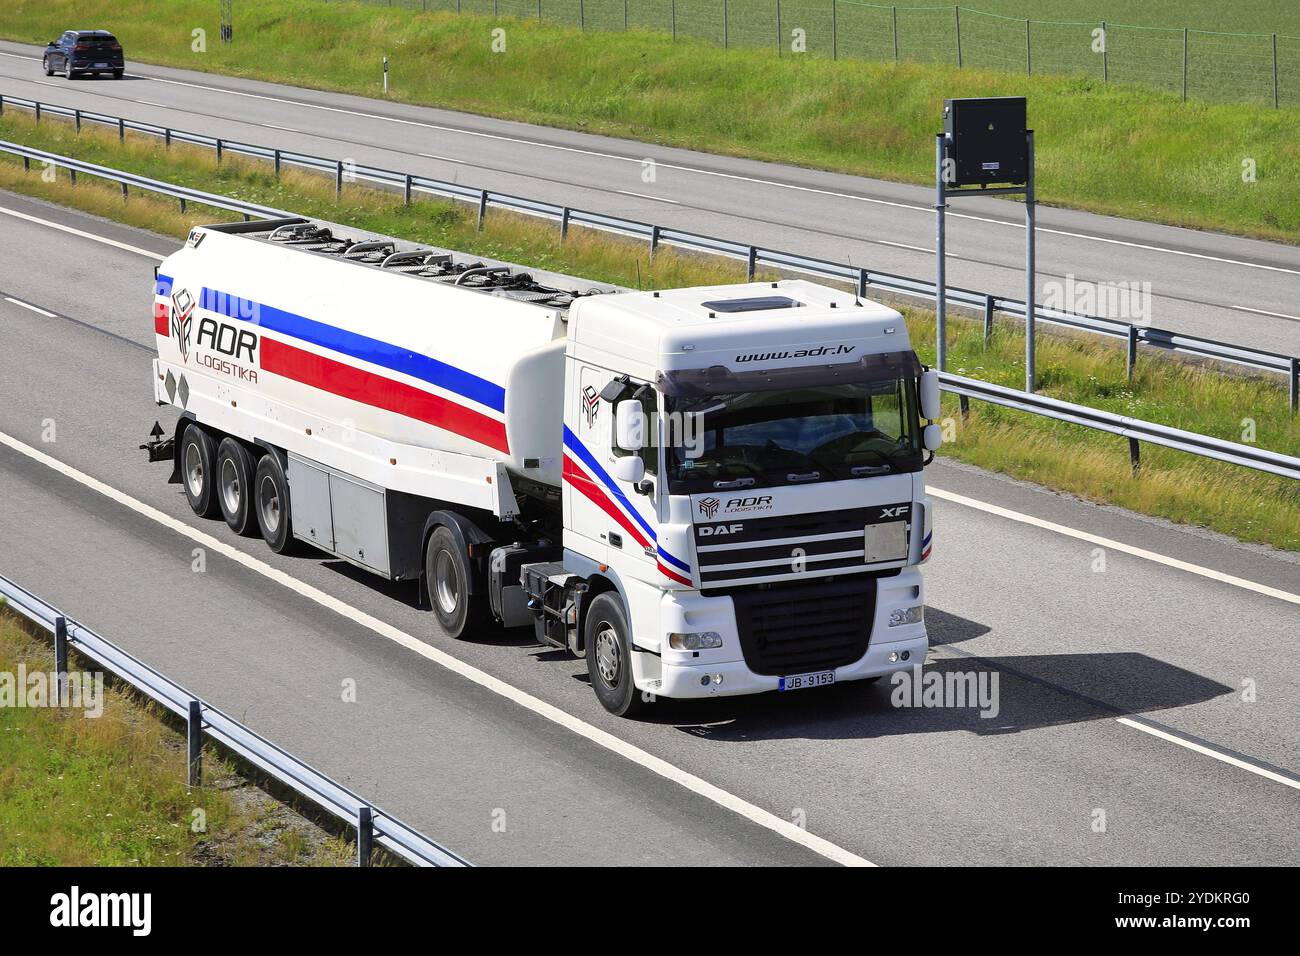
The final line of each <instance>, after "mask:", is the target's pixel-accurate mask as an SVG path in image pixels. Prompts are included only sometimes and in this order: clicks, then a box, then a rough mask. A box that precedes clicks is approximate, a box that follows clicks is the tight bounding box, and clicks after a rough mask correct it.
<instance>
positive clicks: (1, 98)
mask: <svg viewBox="0 0 1300 956" xmlns="http://www.w3.org/2000/svg"><path fill="white" fill-rule="evenodd" d="M1276 47H1277V44H1276V42H1274V49H1276ZM4 115H5V95H4V94H3V93H0V116H4Z"/></svg>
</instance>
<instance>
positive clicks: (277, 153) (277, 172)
mask: <svg viewBox="0 0 1300 956" xmlns="http://www.w3.org/2000/svg"><path fill="white" fill-rule="evenodd" d="M275 178H276V179H279V178H280V151H279V150H278V149H277V150H276V151H275Z"/></svg>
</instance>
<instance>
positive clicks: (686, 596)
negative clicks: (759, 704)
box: [635, 567, 929, 699]
mask: <svg viewBox="0 0 1300 956" xmlns="http://www.w3.org/2000/svg"><path fill="white" fill-rule="evenodd" d="M878 586H879V591H878V592H877V600H876V607H875V615H874V619H873V621H872V628H871V639H870V641H869V643H868V644H867V650H866V652H865V653H864V654H863V655H862V657H860V658H858V660H856V661H854V662H853V663H851V664H845V665H843V666H840V667H837V668H834V670H835V680H836V682H837V683H838V682H840V681H852V680H864V679H866V678H870V677H878V676H882V675H885V674H891V673H894V672H895V671H907V670H911V669H912V668H913V667H919V666H920V665H922V664H923V663H925V658H926V654H927V653H928V651H929V637H928V635H927V634H926V630H925V624H924V622H921V623H917V624H906V625H900V626H898V627H889V626H888V623H889V615H890V613H891V612H892V611H894V610H896V609H899V608H903V607H910V606H913V605H916V604H923V603H924V594H923V591H922V585H921V573H920V571H919V570H918V569H917V568H915V567H908V568H904V569H903V570H902V571H901V572H900V573H898V574H897V575H894V576H892V577H888V578H881V579H880V580H879V582H878ZM659 618H660V624H661V627H662V630H663V632H670V631H686V630H693V631H702V630H709V631H716V632H718V633H719V634H720V635H722V639H723V640H722V643H723V646H722V647H720V648H716V649H712V650H708V651H700V652H698V653H693V652H689V651H672V650H669V649H668V648H666V647H664V648H661V653H660V654H659V655H657V656H655V657H653V659H651V655H648V654H640V655H635V657H637V658H640V661H639V662H638V663H639V664H640V665H641V667H640V668H637V670H638V673H636V674H635V676H636V685H637V688H638V689H639V690H642V691H644V692H647V693H651V694H655V695H657V696H660V697H674V698H696V699H698V698H701V697H729V696H737V695H740V694H761V693H764V692H766V691H774V690H778V689H779V688H780V683H781V676H780V675H769V674H759V673H756V672H755V671H753V670H751V669H750V667H749V665H748V664H747V663H746V662H745V657H744V654H743V653H742V652H741V645H740V638H739V635H738V633H737V625H736V615H735V611H734V606H733V603H732V600H731V599H730V598H729V597H726V596H714V597H704V596H703V595H701V594H700V593H699V592H694V591H680V590H677V591H670V592H667V593H666V594H665V595H664V596H663V598H662V600H661V602H660V604H659ZM891 654H892V655H894V660H892V661H891V660H890V659H889V658H890V655H891ZM785 676H791V675H789V674H787V675H785Z"/></svg>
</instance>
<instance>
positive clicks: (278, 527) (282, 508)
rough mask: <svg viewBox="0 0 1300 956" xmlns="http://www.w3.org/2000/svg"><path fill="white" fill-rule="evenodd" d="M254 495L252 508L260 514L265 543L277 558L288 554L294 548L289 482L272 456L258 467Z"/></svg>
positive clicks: (268, 455)
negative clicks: (279, 555) (278, 555)
mask: <svg viewBox="0 0 1300 956" xmlns="http://www.w3.org/2000/svg"><path fill="white" fill-rule="evenodd" d="M252 487H253V494H252V498H251V499H250V501H249V507H250V508H252V509H253V510H254V511H256V512H257V526H258V528H260V529H261V531H262V539H263V540H264V541H265V542H266V543H267V546H268V547H270V549H271V550H272V551H274V552H275V553H276V554H287V553H288V552H289V551H290V550H292V548H293V541H294V539H293V526H292V523H291V521H290V518H289V516H290V515H291V514H292V511H291V510H290V507H289V479H288V478H287V477H286V476H285V474H284V469H283V468H282V467H281V466H280V459H279V458H277V457H276V456H275V454H274V453H272V452H268V453H267V454H265V455H263V456H262V458H261V460H260V461H258V463H257V468H256V469H255V470H254V472H253V486H252Z"/></svg>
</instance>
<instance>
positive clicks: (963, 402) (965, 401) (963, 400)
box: [957, 395, 970, 421]
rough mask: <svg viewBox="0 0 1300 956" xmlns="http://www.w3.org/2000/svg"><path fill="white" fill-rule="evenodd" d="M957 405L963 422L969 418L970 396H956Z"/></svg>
mask: <svg viewBox="0 0 1300 956" xmlns="http://www.w3.org/2000/svg"><path fill="white" fill-rule="evenodd" d="M957 405H958V407H960V408H961V417H962V420H963V421H964V420H966V419H967V418H970V396H969V395H958V396H957Z"/></svg>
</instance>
